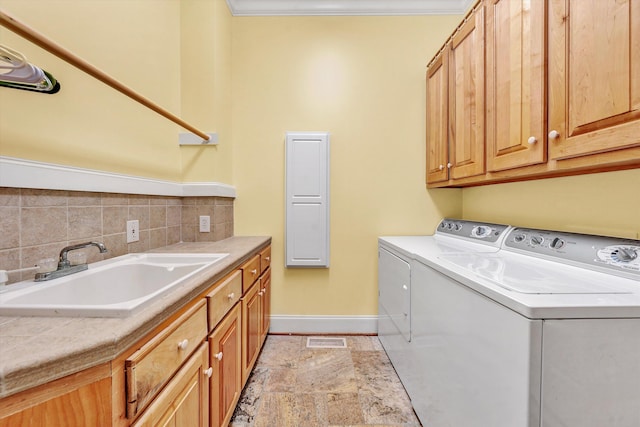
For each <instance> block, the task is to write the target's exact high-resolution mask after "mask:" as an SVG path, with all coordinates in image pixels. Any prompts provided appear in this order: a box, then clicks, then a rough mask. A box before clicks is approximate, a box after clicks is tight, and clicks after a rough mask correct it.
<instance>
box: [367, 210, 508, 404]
mask: <svg viewBox="0 0 640 427" xmlns="http://www.w3.org/2000/svg"><path fill="white" fill-rule="evenodd" d="M508 229H509V227H508V226H506V225H502V224H489V223H479V222H473V221H461V220H454V219H444V220H442V221H441V222H440V224H439V225H438V227H437V229H436V232H435V233H434V235H432V236H393V237H381V238H379V249H378V283H379V298H378V302H379V304H378V336H379V338H380V341H381V342H382V345H383V346H384V348H385V350H386V352H387V354H388V356H389V358H390V360H391V362H392V363H393V365H394V367H395V369H396V371H397V372H398V375H399V376H400V378H401V379H402V380H403V384H404V386H405V388H406V389H407V391H408V393H409V395H410V396H411V395H413V394H414V393H412V391H414V392H415V393H419V391H420V389H421V387H422V384H423V382H424V375H423V374H424V372H423V370H421V369H420V366H419V365H420V363H421V360H420V359H419V358H418V357H414V354H413V352H414V349H415V348H416V347H415V346H414V345H412V342H413V341H414V338H413V336H414V332H413V329H414V328H416V325H415V318H416V314H415V313H419V311H420V309H419V308H416V307H415V304H414V302H413V299H412V292H414V291H413V290H412V283H414V282H415V279H414V278H413V276H414V275H415V274H416V273H414V271H415V270H416V269H418V268H419V265H420V262H424V260H426V259H429V260H431V261H432V262H437V261H438V257H439V256H441V255H447V254H473V253H495V252H497V251H498V250H499V248H500V244H501V243H502V241H503V240H504V237H505V236H506V234H507V231H508ZM412 313H414V314H412ZM417 316H419V314H418V315H417ZM420 328H421V327H420V325H417V330H418V331H420ZM421 405H422V402H421V401H414V407H415V408H421Z"/></svg>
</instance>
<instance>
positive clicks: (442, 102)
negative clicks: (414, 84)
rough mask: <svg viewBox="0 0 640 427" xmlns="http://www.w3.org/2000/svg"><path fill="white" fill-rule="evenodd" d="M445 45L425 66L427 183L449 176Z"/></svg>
mask: <svg viewBox="0 0 640 427" xmlns="http://www.w3.org/2000/svg"><path fill="white" fill-rule="evenodd" d="M448 58H449V55H448V48H445V50H444V51H443V52H441V53H440V56H439V57H437V58H436V59H435V60H434V61H433V62H432V63H431V64H430V65H429V67H428V68H427V184H431V183H434V182H441V181H447V180H448V179H449V167H448V166H447V164H448V163H449V148H448V147H449V145H448V144H449V137H448V135H447V128H448V126H449V123H448V121H447V118H448V115H449V110H448V103H447V102H448V99H449V93H448V90H449V89H448V88H449V85H448V79H449V68H448V63H449V61H448Z"/></svg>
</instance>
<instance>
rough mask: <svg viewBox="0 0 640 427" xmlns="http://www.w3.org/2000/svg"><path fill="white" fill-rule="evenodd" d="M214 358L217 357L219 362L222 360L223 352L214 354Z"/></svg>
mask: <svg viewBox="0 0 640 427" xmlns="http://www.w3.org/2000/svg"><path fill="white" fill-rule="evenodd" d="M213 357H215V358H216V359H218V360H222V352H220V353H216V354H214V355H213Z"/></svg>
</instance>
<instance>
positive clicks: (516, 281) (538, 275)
mask: <svg viewBox="0 0 640 427" xmlns="http://www.w3.org/2000/svg"><path fill="white" fill-rule="evenodd" d="M438 258H439V259H441V260H443V261H446V262H447V263H452V264H454V265H455V266H456V268H462V269H464V270H468V271H472V272H473V273H475V274H476V275H478V276H480V277H482V278H483V279H486V280H489V281H491V282H492V283H494V284H495V285H497V286H500V287H501V288H504V289H507V290H509V291H513V292H519V293H523V294H631V293H633V291H632V290H631V289H629V287H628V286H625V285H623V284H621V283H619V282H620V281H619V280H618V279H619V278H617V277H615V276H610V275H606V274H602V273H599V272H594V271H591V270H586V269H582V268H578V267H573V266H570V265H565V264H561V263H557V262H552V261H546V260H542V259H537V258H532V257H523V256H518V255H512V254H506V253H503V254H502V255H496V254H485V255H482V254H458V255H441V256H440V257H438ZM456 268H452V269H451V270H452V271H454V272H455V270H456ZM616 282H618V283H616Z"/></svg>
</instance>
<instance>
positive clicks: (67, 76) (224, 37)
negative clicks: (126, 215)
mask: <svg viewBox="0 0 640 427" xmlns="http://www.w3.org/2000/svg"><path fill="white" fill-rule="evenodd" d="M0 6H1V7H2V10H4V11H5V12H7V13H10V14H11V15H13V16H15V17H16V18H18V19H19V20H20V21H22V22H24V23H26V24H28V25H29V26H31V27H32V28H35V29H36V30H38V31H39V32H40V33H42V34H44V35H46V36H47V37H49V38H51V39H52V40H54V41H56V42H58V43H59V44H60V45H62V46H63V47H65V48H66V49H68V50H70V51H71V52H73V53H75V54H76V55H78V56H80V57H81V58H83V59H85V60H87V61H88V62H90V63H92V64H93V65H95V66H97V67H98V68H100V69H102V70H103V71H104V72H106V73H107V74H110V75H111V76H113V77H115V78H116V79H118V80H120V81H121V82H122V83H124V84H125V85H127V86H129V87H131V88H132V89H134V90H135V91H137V92H139V93H140V94H142V95H143V96H145V97H147V98H149V99H150V100H152V101H153V102H155V103H157V104H159V105H160V106H162V107H163V108H165V109H167V110H169V111H170V112H172V113H174V114H176V115H178V116H180V115H181V112H182V110H184V111H185V115H186V116H187V117H185V120H187V121H191V123H192V124H193V125H195V126H196V127H198V128H200V129H202V130H205V131H215V130H218V129H216V126H219V127H220V133H221V135H222V136H223V140H222V141H223V142H224V143H226V146H225V148H221V149H219V148H218V147H216V148H197V147H185V148H180V147H179V146H178V132H184V131H185V130H183V129H182V128H180V127H179V126H177V125H175V124H173V123H172V122H170V121H168V120H167V119H165V118H163V117H161V116H159V115H158V114H156V113H155V112H152V111H151V110H149V109H147V108H145V107H143V106H141V105H140V104H138V103H136V102H134V101H132V100H130V99H129V98H127V97H125V96H124V95H122V94H120V93H119V92H116V91H115V90H113V89H111V88H109V87H107V86H106V85H104V84H102V83H100V82H99V81H97V80H95V79H94V78H92V77H90V76H88V75H86V74H84V73H83V72H81V71H79V70H77V69H75V68H73V67H72V66H70V65H68V64H66V63H65V62H63V61H62V60H59V59H58V58H56V57H54V56H53V55H51V54H49V53H47V52H45V51H44V50H43V49H41V48H39V47H37V46H35V45H33V44H32V43H30V42H27V41H25V40H23V39H21V38H20V37H18V36H16V35H15V34H14V33H12V32H10V31H8V30H6V29H4V28H3V27H0V43H2V44H5V45H7V46H9V47H12V48H14V49H16V50H18V51H20V52H22V53H24V54H25V55H26V56H27V58H28V60H29V61H30V62H32V63H34V64H36V65H39V66H41V67H42V68H44V69H46V70H47V71H49V72H51V73H52V74H53V75H54V76H55V77H56V78H57V79H59V80H60V81H61V84H62V90H61V91H60V92H59V93H57V94H55V95H43V94H35V93H29V92H24V91H19V90H13V89H6V88H0V155H3V156H10V157H18V158H23V159H29V160H37V161H44V162H50V163H57V164H63V165H71V166H79V167H84V168H90V169H97V170H104V171H110V172H116V173H125V174H131V175H137V176H146V177H151V178H160V179H167V180H172V181H183V180H185V178H186V180H190V181H223V182H225V181H226V182H228V181H229V180H230V179H231V169H230V164H231V143H230V141H229V139H230V135H229V129H230V116H229V113H227V111H229V108H228V104H229V93H228V92H226V90H227V89H225V88H228V87H230V71H229V67H230V65H229V64H230V60H229V57H230V50H229V47H230V15H229V12H228V9H227V7H226V3H225V1H224V0H214V1H209V2H201V1H198V0H183V1H178V0H172V1H156V0H134V1H131V0H110V1H82V0H48V1H46V2H45V1H35V0H31V1H25V0H3V1H2V4H1V5H0ZM197 7H199V8H206V9H207V12H210V13H207V14H201V15H200V19H199V20H198V22H197V23H196V24H198V26H195V25H194V26H190V25H184V23H183V22H181V14H185V15H193V13H192V10H193V9H194V8H197ZM182 9H184V11H183V10H182ZM202 17H206V21H207V22H204V23H203V22H202V21H203V19H201V18H202ZM193 19H194V21H195V18H193ZM214 23H215V24H216V25H215V26H214V25H213V24H214ZM217 24H220V25H217ZM195 28H198V30H199V31H200V32H201V35H202V37H201V40H202V45H204V46H205V47H204V48H203V49H202V50H196V51H195V52H194V51H193V50H185V51H183V52H181V47H182V45H181V39H182V38H185V39H189V40H193V39H194V34H197V33H196V32H195V30H194V29H195ZM183 31H184V33H185V34H184V35H183V34H182V32H183ZM220 34H221V35H220ZM193 45H194V46H198V45H197V44H196V43H193ZM202 52H204V55H203V54H202ZM181 53H182V54H181ZM222 58H224V62H223V61H222V60H221V59H222ZM216 61H217V62H216ZM196 67H197V69H198V71H200V73H201V76H200V77H199V79H198V80H197V81H196V79H190V80H187V82H186V83H185V79H182V80H181V76H182V73H186V74H188V75H189V72H190V71H192V70H194V69H196ZM189 77H190V75H189ZM225 79H226V81H224V80H225ZM181 83H182V84H183V85H184V87H181ZM196 87H197V88H198V89H200V91H201V95H200V96H197V97H194V96H193V88H196ZM220 88H222V89H220ZM181 91H183V92H185V93H186V95H185V96H184V98H183V97H182V92H181ZM192 105H193V106H194V107H193V108H191V106H192ZM194 110H195V111H197V113H195V112H194ZM222 113H224V115H223V114H222ZM216 114H219V115H218V116H217V117H216ZM205 150H211V151H208V152H206V151H205ZM215 151H217V153H216V152H215ZM183 154H184V159H183V156H182V155H183ZM214 156H215V158H214ZM198 162H200V163H198ZM195 163H198V164H197V165H196V164H195Z"/></svg>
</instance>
